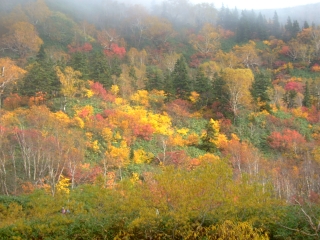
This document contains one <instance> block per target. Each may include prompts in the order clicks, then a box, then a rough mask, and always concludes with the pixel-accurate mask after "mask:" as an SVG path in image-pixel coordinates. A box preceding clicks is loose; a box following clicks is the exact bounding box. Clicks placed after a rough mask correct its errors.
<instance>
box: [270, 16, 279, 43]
mask: <svg viewBox="0 0 320 240" xmlns="http://www.w3.org/2000/svg"><path fill="white" fill-rule="evenodd" d="M271 34H272V35H273V36H275V37H276V38H280V35H281V27H280V23H279V17H278V14H277V12H274V16H273V19H272V31H271Z"/></svg>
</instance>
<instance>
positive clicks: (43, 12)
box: [24, 0, 51, 25]
mask: <svg viewBox="0 0 320 240" xmlns="http://www.w3.org/2000/svg"><path fill="white" fill-rule="evenodd" d="M24 10H25V12H26V13H27V15H28V18H29V19H30V22H31V23H32V24H34V25H37V24H40V23H43V22H44V21H45V20H46V19H47V18H48V17H49V16H50V14H51V11H50V9H49V8H48V6H47V4H46V2H45V1H44V0H37V1H35V2H30V3H28V4H26V5H25V6H24Z"/></svg>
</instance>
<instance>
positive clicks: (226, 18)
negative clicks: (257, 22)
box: [217, 6, 239, 31]
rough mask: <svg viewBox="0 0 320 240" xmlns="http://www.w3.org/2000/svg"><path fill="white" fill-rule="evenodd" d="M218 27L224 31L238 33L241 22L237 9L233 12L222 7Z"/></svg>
mask: <svg viewBox="0 0 320 240" xmlns="http://www.w3.org/2000/svg"><path fill="white" fill-rule="evenodd" d="M217 21H218V25H219V26H221V27H222V28H224V29H228V30H231V31H236V28H237V23H238V21H239V13H238V10H237V8H235V9H234V10H233V11H231V10H230V9H229V8H226V7H224V6H222V8H221V9H220V11H219V13H218V20H217Z"/></svg>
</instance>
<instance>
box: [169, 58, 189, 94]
mask: <svg viewBox="0 0 320 240" xmlns="http://www.w3.org/2000/svg"><path fill="white" fill-rule="evenodd" d="M172 83H173V88H174V89H175V93H176V95H177V96H178V97H179V98H182V99H188V97H189V96H190V93H191V91H192V86H191V80H190V77H189V73H188V68H187V63H186V61H185V59H184V57H181V58H179V59H178V61H177V62H176V64H175V66H174V70H173V72H172Z"/></svg>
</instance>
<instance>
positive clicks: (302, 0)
mask: <svg viewBox="0 0 320 240" xmlns="http://www.w3.org/2000/svg"><path fill="white" fill-rule="evenodd" d="M190 1H191V2H193V3H202V2H210V3H213V4H214V6H215V7H217V8H220V7H221V5H222V3H223V4H224V6H225V7H229V8H234V7H235V6H236V7H237V8H238V9H248V10H251V9H270V8H284V7H294V6H299V5H305V4H309V3H318V2H320V0H242V1H241V0H223V1H222V0H190ZM319 13H320V9H319Z"/></svg>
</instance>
